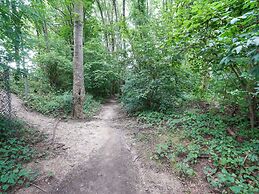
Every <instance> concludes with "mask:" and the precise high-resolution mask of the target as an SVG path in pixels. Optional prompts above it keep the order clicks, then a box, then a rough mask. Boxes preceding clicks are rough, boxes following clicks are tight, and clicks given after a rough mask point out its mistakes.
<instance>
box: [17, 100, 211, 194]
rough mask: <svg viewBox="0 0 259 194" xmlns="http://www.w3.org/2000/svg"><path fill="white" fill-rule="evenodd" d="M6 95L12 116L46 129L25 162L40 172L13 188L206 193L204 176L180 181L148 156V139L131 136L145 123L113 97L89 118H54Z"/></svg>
mask: <svg viewBox="0 0 259 194" xmlns="http://www.w3.org/2000/svg"><path fill="white" fill-rule="evenodd" d="M12 100H13V102H12V103H13V105H12V106H13V109H14V110H15V113H16V116H17V117H18V118H20V119H23V120H24V121H26V122H27V123H28V124H30V125H32V126H34V127H35V128H37V129H38V130H40V131H42V132H43V133H45V134H46V135H47V140H46V141H45V142H44V143H43V144H42V145H41V146H42V147H41V149H42V152H43V157H42V158H40V159H37V160H35V161H33V162H31V163H30V164H28V167H30V168H32V169H34V170H38V171H39V172H40V176H39V177H38V178H37V180H36V181H35V182H34V186H33V185H32V186H31V187H29V188H22V189H20V190H17V191H16V193H19V194H37V193H53V194H58V193H60V194H65V193H69V194H80V193H90V194H138V193H139V194H140V193H154V194H167V193H168V194H173V193H175V194H177V193H179V194H180V193H197V194H198V193H211V192H210V191H209V189H208V188H207V184H205V182H204V181H202V180H201V181H198V182H196V183H190V182H188V183H187V182H183V181H181V180H180V179H179V178H178V177H177V175H176V174H174V173H172V172H170V170H168V169H166V168H164V167H161V166H158V165H157V164H156V163H155V162H154V161H151V160H150V159H149V157H148V154H147V153H149V151H150V150H148V149H149V145H144V144H143V143H140V142H138V141H136V139H134V136H135V135H136V133H138V132H139V131H141V130H142V129H145V126H144V125H142V124H139V123H137V122H136V121H135V120H134V119H132V118H128V117H127V116H126V114H125V113H124V112H123V111H122V110H121V108H120V106H119V104H118V103H117V102H116V101H114V100H110V101H109V102H107V103H106V104H104V105H103V106H102V109H101V111H100V112H99V114H98V115H97V116H95V117H94V118H93V119H92V120H90V121H86V120H83V121H75V120H70V119H68V120H60V121H57V119H54V118H50V117H46V116H43V115H41V114H39V113H37V112H32V111H30V110H27V109H26V108H25V107H24V106H23V103H22V101H21V100H20V99H18V98H17V97H16V96H12ZM43 190H44V191H43Z"/></svg>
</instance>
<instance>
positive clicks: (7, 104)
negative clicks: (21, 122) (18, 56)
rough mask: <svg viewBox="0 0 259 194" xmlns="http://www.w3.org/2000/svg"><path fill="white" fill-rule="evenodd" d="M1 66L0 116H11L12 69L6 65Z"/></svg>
mask: <svg viewBox="0 0 259 194" xmlns="http://www.w3.org/2000/svg"><path fill="white" fill-rule="evenodd" d="M0 67H2V68H0V116H3V117H6V118H9V119H10V118H11V112H12V106H11V91H10V69H9V67H8V66H6V65H2V64H1V66H0Z"/></svg>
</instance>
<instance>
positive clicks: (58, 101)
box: [25, 92, 100, 117]
mask: <svg viewBox="0 0 259 194" xmlns="http://www.w3.org/2000/svg"><path fill="white" fill-rule="evenodd" d="M72 100H73V97H72V95H71V94H70V93H68V92H65V93H63V94H55V93H48V94H46V95H37V94H33V95H30V96H29V98H28V99H26V101H25V105H26V106H28V107H30V108H31V109H33V110H36V111H37V112H40V113H42V114H45V115H52V116H68V115H69V114H71V112H72V102H73V101H72ZM99 108H100V102H99V101H96V100H94V98H93V96H91V95H89V94H87V95H86V97H85V103H84V113H85V115H86V116H88V117H91V116H93V114H95V113H96V112H97V111H98V110H99Z"/></svg>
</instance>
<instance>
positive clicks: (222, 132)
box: [139, 109, 259, 193]
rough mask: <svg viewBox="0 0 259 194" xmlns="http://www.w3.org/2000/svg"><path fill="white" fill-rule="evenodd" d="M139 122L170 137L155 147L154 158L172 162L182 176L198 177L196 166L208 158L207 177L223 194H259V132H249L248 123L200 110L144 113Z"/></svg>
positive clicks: (250, 130) (205, 169)
mask: <svg viewBox="0 0 259 194" xmlns="http://www.w3.org/2000/svg"><path fill="white" fill-rule="evenodd" d="M139 119H141V120H142V121H144V122H146V123H149V124H150V125H153V126H159V128H160V132H161V134H163V135H162V136H163V137H164V136H167V138H166V140H164V139H163V140H162V141H161V142H160V143H159V144H158V145H157V146H156V147H155V148H154V156H153V158H154V159H156V160H160V161H167V162H169V163H171V164H172V166H173V167H174V168H175V169H176V170H177V171H178V172H179V173H180V175H183V176H186V177H192V176H195V174H196V173H197V172H195V167H196V165H198V164H199V162H200V161H201V158H203V160H204V158H206V160H207V162H206V163H207V165H206V166H204V176H206V178H207V180H208V182H209V183H210V184H211V185H212V186H213V187H215V188H217V189H219V190H221V191H222V192H223V193H224V192H225V193H257V192H259V182H258V178H257V175H258V170H259V167H258V162H259V158H258V154H259V131H258V129H249V123H248V121H247V120H245V119H242V117H238V116H237V117H230V116H228V115H225V114H223V113H220V112H217V111H213V112H205V113H204V112H202V111H199V110H198V109H196V110H191V109H190V110H187V111H180V112H178V113H176V112H175V113H172V114H170V115H163V114H162V113H157V112H150V111H149V112H142V113H140V114H139ZM227 129H231V130H232V131H234V132H235V135H234V136H233V135H230V134H229V133H228V132H227ZM158 138H159V137H158ZM176 139H177V140H176Z"/></svg>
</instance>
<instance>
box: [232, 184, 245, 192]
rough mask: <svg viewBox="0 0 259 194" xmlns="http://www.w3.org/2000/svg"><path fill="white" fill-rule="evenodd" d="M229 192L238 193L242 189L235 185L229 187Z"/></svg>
mask: <svg viewBox="0 0 259 194" xmlns="http://www.w3.org/2000/svg"><path fill="white" fill-rule="evenodd" d="M230 190H231V191H233V192H234V193H240V192H241V191H242V187H240V186H237V185H235V186H232V187H230Z"/></svg>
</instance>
